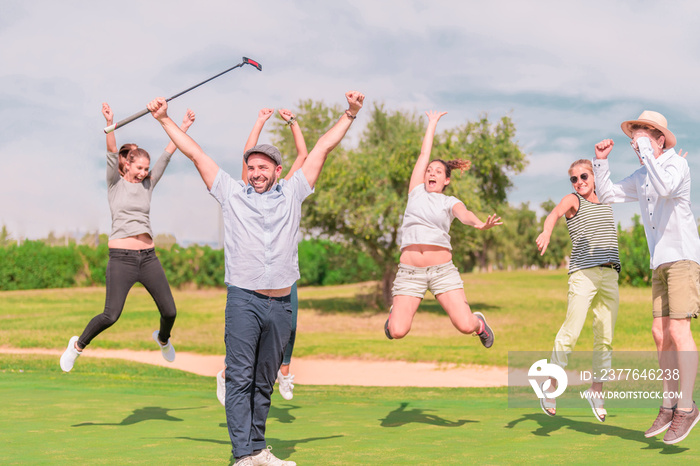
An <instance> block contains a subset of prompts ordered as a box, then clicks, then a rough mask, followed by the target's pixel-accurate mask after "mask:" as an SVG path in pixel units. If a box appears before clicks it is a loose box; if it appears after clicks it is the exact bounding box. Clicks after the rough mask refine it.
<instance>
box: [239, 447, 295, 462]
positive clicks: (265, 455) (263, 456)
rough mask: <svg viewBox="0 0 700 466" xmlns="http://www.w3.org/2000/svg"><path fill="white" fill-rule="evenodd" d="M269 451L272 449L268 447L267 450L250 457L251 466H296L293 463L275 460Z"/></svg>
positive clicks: (264, 449)
mask: <svg viewBox="0 0 700 466" xmlns="http://www.w3.org/2000/svg"><path fill="white" fill-rule="evenodd" d="M270 450H272V447H271V446H270V445H268V446H267V448H263V449H262V450H260V451H259V452H257V453H254V454H253V455H251V456H250V459H252V460H253V466H263V465H266V466H297V464H296V463H295V462H294V461H285V460H281V459H279V458H277V457H276V456H275V455H273V454H272V452H271V451H270Z"/></svg>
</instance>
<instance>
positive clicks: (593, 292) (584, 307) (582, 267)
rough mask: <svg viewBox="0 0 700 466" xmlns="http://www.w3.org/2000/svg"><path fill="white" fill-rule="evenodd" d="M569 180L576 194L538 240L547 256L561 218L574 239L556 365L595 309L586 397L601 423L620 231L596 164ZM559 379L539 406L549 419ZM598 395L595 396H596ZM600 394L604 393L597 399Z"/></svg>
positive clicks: (583, 164) (579, 168)
mask: <svg viewBox="0 0 700 466" xmlns="http://www.w3.org/2000/svg"><path fill="white" fill-rule="evenodd" d="M569 177H570V178H569V181H571V184H572V186H573V188H574V193H572V194H567V195H566V196H565V197H564V199H562V200H561V202H560V203H559V205H557V206H556V207H555V208H554V210H552V212H551V213H550V214H549V215H548V216H547V219H546V220H545V222H544V228H543V231H542V233H540V235H539V236H538V237H537V240H536V242H537V248H538V249H539V250H540V255H544V253H545V251H546V250H547V245H548V244H549V239H550V237H551V235H552V230H553V229H554V225H555V224H556V223H557V220H559V219H560V218H561V217H562V216H565V217H566V226H567V227H568V229H569V236H570V237H571V244H572V248H571V260H570V261H569V298H568V306H567V310H566V318H565V319H564V323H563V324H562V326H561V328H560V329H559V333H557V336H556V338H555V339H554V349H553V351H552V363H554V364H556V365H558V366H560V367H562V368H565V367H566V365H567V363H568V355H569V353H571V351H573V349H574V346H576V340H578V337H579V334H580V333H581V329H582V328H583V325H584V323H585V321H586V314H587V313H588V310H589V309H591V310H592V311H593V377H592V380H593V383H592V385H591V388H590V390H588V395H590V396H587V397H586V398H587V399H588V402H589V403H590V405H591V409H592V410H593V414H594V415H595V417H596V419H598V420H599V421H600V422H603V421H605V416H606V415H607V412H606V411H605V408H603V399H602V398H596V397H595V396H596V395H597V394H600V393H601V392H602V389H603V379H604V378H605V371H606V369H607V370H609V369H610V364H611V359H612V353H611V352H612V339H613V333H614V331H615V320H616V319H617V309H618V304H619V293H618V286H617V283H618V274H619V272H620V257H619V254H618V246H617V229H616V228H615V221H614V220H613V214H612V208H611V207H610V205H608V204H601V203H600V201H599V200H598V196H597V195H596V193H595V179H594V177H593V165H592V163H591V161H590V160H577V161H576V162H574V163H573V164H571V167H569ZM555 384H556V381H555V380H554V379H549V380H547V381H545V382H544V383H543V384H542V389H543V392H545V398H542V399H540V406H541V407H542V410H543V411H544V412H545V414H547V415H548V416H554V415H555V414H556V402H555V399H554V398H546V394H547V393H551V392H553V391H554V388H555ZM592 392H593V393H592ZM597 396H600V395H597Z"/></svg>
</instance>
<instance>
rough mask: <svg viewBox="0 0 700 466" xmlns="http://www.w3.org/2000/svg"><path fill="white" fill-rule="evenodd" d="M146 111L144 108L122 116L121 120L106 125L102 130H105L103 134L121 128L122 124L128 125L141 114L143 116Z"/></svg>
mask: <svg viewBox="0 0 700 466" xmlns="http://www.w3.org/2000/svg"><path fill="white" fill-rule="evenodd" d="M147 113H148V109H144V110H141V111H140V112H138V113H134V114H133V115H131V116H130V117H126V118H124V119H123V120H121V121H118V122H116V123H114V124H113V125H110V126H108V127H106V128H105V129H104V132H105V134H109V133H111V132H112V131H114V130H115V129H117V128H121V127H122V126H124V125H128V124H129V123H131V122H132V121H134V120H137V119H139V118H141V117H142V116H144V115H145V114H147Z"/></svg>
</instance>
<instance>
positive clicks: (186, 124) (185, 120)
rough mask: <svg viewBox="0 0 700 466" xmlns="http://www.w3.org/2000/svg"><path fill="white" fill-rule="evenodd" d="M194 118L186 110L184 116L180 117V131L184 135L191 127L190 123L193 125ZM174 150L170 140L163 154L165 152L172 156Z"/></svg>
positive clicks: (192, 114) (175, 148)
mask: <svg viewBox="0 0 700 466" xmlns="http://www.w3.org/2000/svg"><path fill="white" fill-rule="evenodd" d="M194 118H195V114H194V112H193V111H192V110H190V109H189V108H188V109H187V112H185V116H184V117H182V124H181V125H180V129H181V130H182V131H183V132H184V133H186V132H187V130H188V129H190V126H192V123H194ZM176 150H177V147H175V143H174V142H173V141H172V140H171V141H170V142H169V143H168V145H167V146H166V147H165V152H167V153H168V154H174V153H175V151H176Z"/></svg>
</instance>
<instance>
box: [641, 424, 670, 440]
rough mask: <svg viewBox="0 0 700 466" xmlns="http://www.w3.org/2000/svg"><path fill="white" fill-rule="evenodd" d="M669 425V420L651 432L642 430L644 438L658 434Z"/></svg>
mask: <svg viewBox="0 0 700 466" xmlns="http://www.w3.org/2000/svg"><path fill="white" fill-rule="evenodd" d="M669 427H671V421H669V422H668V424H666V425H664V426H661V427H659V428H658V429H656V430H655V431H652V432H644V436H645V437H646V438H651V437H656V436H657V435H659V434H660V433H662V432H665V431H666V430H667V429H668V428H669Z"/></svg>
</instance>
